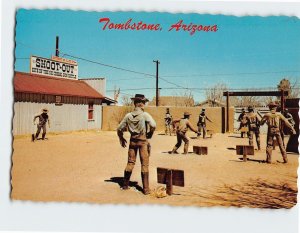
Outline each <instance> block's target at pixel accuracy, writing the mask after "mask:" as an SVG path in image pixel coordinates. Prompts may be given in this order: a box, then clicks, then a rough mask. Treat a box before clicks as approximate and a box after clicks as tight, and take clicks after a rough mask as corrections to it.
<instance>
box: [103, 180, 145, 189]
mask: <svg viewBox="0 0 300 233" xmlns="http://www.w3.org/2000/svg"><path fill="white" fill-rule="evenodd" d="M123 179H124V178H123V177H111V178H110V179H109V180H104V181H105V182H111V183H116V184H118V185H119V186H120V188H122V186H123ZM129 187H134V188H135V189H136V190H138V191H140V192H143V188H142V187H141V186H139V185H138V182H136V181H130V182H129Z"/></svg>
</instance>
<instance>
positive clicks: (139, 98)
mask: <svg viewBox="0 0 300 233" xmlns="http://www.w3.org/2000/svg"><path fill="white" fill-rule="evenodd" d="M130 99H131V100H132V101H135V100H141V101H144V102H148V101H149V100H148V99H147V98H145V96H144V95H143V94H135V96H134V97H132V98H130Z"/></svg>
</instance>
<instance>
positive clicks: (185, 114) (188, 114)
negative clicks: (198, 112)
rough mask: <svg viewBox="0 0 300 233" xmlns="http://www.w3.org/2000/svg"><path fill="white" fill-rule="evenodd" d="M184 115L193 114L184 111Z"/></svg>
mask: <svg viewBox="0 0 300 233" xmlns="http://www.w3.org/2000/svg"><path fill="white" fill-rule="evenodd" d="M183 115H184V116H190V115H191V114H190V113H189V112H184V113H183Z"/></svg>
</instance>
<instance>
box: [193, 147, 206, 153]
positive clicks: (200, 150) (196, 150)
mask: <svg viewBox="0 0 300 233" xmlns="http://www.w3.org/2000/svg"><path fill="white" fill-rule="evenodd" d="M193 152H194V153H195V154H197V155H207V152H208V149H207V147H206V146H193Z"/></svg>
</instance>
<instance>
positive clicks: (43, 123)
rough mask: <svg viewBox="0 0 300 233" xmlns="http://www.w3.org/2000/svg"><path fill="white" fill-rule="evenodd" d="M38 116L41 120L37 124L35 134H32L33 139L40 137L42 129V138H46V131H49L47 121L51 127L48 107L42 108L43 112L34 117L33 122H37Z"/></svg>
mask: <svg viewBox="0 0 300 233" xmlns="http://www.w3.org/2000/svg"><path fill="white" fill-rule="evenodd" d="M37 118H38V119H39V122H38V124H37V130H36V133H35V135H34V134H32V141H34V140H36V139H38V137H39V134H40V132H41V129H42V130H43V133H42V140H44V139H45V137H46V133H47V129H46V123H47V122H48V126H49V128H50V118H49V115H48V109H47V108H44V109H42V113H41V114H39V115H36V116H34V118H33V124H35V120H36V119H37Z"/></svg>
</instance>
